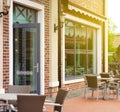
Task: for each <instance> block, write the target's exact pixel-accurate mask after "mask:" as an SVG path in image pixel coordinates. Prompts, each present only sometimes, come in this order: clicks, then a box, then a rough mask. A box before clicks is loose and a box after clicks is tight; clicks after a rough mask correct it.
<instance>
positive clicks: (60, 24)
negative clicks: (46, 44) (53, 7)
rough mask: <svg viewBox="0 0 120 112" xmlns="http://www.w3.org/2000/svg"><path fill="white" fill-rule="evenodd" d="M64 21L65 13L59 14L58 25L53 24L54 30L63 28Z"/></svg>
mask: <svg viewBox="0 0 120 112" xmlns="http://www.w3.org/2000/svg"><path fill="white" fill-rule="evenodd" d="M64 22H65V14H63V13H62V14H61V15H60V23H59V25H56V24H54V32H56V31H57V30H58V29H59V28H63V25H64Z"/></svg>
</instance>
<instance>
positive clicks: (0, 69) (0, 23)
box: [0, 0, 3, 88]
mask: <svg viewBox="0 0 120 112" xmlns="http://www.w3.org/2000/svg"><path fill="white" fill-rule="evenodd" d="M0 11H3V0H0ZM0 88H3V17H0Z"/></svg>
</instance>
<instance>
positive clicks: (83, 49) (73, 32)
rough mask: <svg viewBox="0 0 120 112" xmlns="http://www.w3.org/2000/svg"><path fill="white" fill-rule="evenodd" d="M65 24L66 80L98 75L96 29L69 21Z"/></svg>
mask: <svg viewBox="0 0 120 112" xmlns="http://www.w3.org/2000/svg"><path fill="white" fill-rule="evenodd" d="M65 23H66V24H65V79H66V80H69V79H76V78H80V77H82V75H83V73H96V67H95V65H96V58H94V57H95V56H96V49H95V47H96V42H95V41H96V29H95V28H91V27H88V26H85V25H82V24H80V23H76V22H73V21H69V20H66V22H65Z"/></svg>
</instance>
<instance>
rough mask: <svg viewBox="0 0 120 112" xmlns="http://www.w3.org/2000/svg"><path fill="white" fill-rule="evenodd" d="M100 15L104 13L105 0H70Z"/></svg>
mask: <svg viewBox="0 0 120 112" xmlns="http://www.w3.org/2000/svg"><path fill="white" fill-rule="evenodd" d="M69 1H70V2H72V3H75V4H77V5H80V6H81V7H84V8H86V9H88V10H90V11H92V12H95V13H96V14H99V15H104V5H105V4H104V0H69Z"/></svg>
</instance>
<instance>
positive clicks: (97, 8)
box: [3, 0, 105, 94]
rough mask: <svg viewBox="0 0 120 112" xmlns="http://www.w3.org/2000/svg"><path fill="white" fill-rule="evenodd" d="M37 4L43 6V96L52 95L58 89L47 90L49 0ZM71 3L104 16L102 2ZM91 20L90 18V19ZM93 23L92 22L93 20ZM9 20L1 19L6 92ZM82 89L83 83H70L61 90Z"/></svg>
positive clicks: (75, 0) (5, 86) (39, 0)
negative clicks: (50, 93)
mask: <svg viewBox="0 0 120 112" xmlns="http://www.w3.org/2000/svg"><path fill="white" fill-rule="evenodd" d="M32 1H35V2H37V3H40V4H43V5H44V14H45V18H44V22H45V43H44V45H45V49H44V51H45V67H44V68H45V69H44V70H45V94H49V92H51V91H52V93H56V91H57V89H58V87H55V88H52V90H49V89H48V87H49V66H50V65H49V60H50V59H49V50H50V49H49V39H50V38H49V12H50V11H49V10H50V9H49V8H50V7H49V6H50V1H51V0H32ZM69 1H70V2H72V3H74V4H75V3H76V4H77V5H79V6H80V7H83V8H86V9H87V10H90V11H92V12H94V13H96V14H99V15H101V16H104V13H105V12H104V9H105V4H104V0H69ZM90 19H92V18H90ZM93 21H94V20H93ZM8 32H9V20H8V15H7V16H4V17H3V87H4V88H5V90H6V91H7V86H8V84H9V75H10V74H9V33H8ZM82 87H84V83H83V82H79V83H70V84H63V83H62V88H66V89H69V90H70V91H74V90H77V89H80V88H82Z"/></svg>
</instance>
